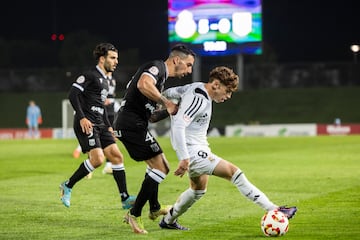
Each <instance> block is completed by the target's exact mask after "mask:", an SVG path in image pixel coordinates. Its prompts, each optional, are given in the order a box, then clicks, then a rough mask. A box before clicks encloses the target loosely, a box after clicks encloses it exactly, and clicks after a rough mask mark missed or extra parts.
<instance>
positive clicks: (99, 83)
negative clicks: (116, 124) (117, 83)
mask: <svg viewBox="0 0 360 240" xmlns="http://www.w3.org/2000/svg"><path fill="white" fill-rule="evenodd" d="M108 91H109V85H108V80H107V79H106V76H105V75H104V74H103V73H102V72H101V70H100V69H99V68H98V67H96V68H94V69H92V70H90V71H87V72H84V73H83V74H82V75H80V76H79V77H78V78H77V79H76V80H75V82H74V83H73V84H72V87H71V88H70V92H69V100H70V102H71V105H72V106H73V108H74V110H75V119H76V120H80V119H81V118H84V117H86V118H87V119H88V120H89V121H90V122H92V123H93V124H94V125H95V126H110V123H109V120H108V117H107V113H106V109H105V107H104V103H105V100H106V98H107V96H108Z"/></svg>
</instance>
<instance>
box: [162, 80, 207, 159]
mask: <svg viewBox="0 0 360 240" xmlns="http://www.w3.org/2000/svg"><path fill="white" fill-rule="evenodd" d="M183 87H185V86H183ZM183 90H185V89H181V87H178V89H177V91H178V93H179V92H181V91H183ZM171 91H175V89H172V90H171V89H168V93H170V92H171ZM169 96H170V95H169ZM172 96H174V95H172ZM205 101H206V100H205V99H204V98H203V97H202V96H199V95H197V94H195V93H194V92H193V91H187V92H185V93H184V92H183V94H182V95H181V103H180V105H179V110H178V112H177V114H176V115H174V116H171V142H172V145H173V148H174V150H175V151H176V154H177V157H178V159H179V160H184V159H188V158H189V157H190V156H189V152H188V149H187V145H186V143H187V141H186V127H188V126H189V125H190V123H191V122H192V121H193V120H194V119H195V118H196V116H197V115H198V114H200V113H201V112H202V111H203V109H204V108H205V107H206V106H205V105H206V104H205Z"/></svg>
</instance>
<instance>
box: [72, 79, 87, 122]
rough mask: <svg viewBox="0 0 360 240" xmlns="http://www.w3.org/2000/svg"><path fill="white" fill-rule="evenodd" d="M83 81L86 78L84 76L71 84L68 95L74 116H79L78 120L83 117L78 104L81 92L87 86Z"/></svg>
mask: <svg viewBox="0 0 360 240" xmlns="http://www.w3.org/2000/svg"><path fill="white" fill-rule="evenodd" d="M85 79H86V78H85V76H84V75H81V76H79V77H78V78H77V79H76V80H75V82H74V83H73V84H72V86H71V88H70V91H69V95H68V97H69V101H70V103H71V106H72V107H73V108H74V111H75V112H76V114H77V115H78V116H79V118H80V119H81V118H84V117H85V114H84V111H83V110H82V107H81V102H80V97H81V94H82V92H84V90H85V88H86V84H87V82H86V81H85Z"/></svg>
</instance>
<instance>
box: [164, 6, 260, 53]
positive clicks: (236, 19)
mask: <svg viewBox="0 0 360 240" xmlns="http://www.w3.org/2000/svg"><path fill="white" fill-rule="evenodd" d="M168 33H169V34H168V36H169V43H170V45H174V44H176V43H185V44H188V45H189V46H190V47H192V49H193V50H194V51H195V52H196V53H197V54H198V55H200V56H216V55H234V54H261V52H262V49H261V42H262V9H261V0H168Z"/></svg>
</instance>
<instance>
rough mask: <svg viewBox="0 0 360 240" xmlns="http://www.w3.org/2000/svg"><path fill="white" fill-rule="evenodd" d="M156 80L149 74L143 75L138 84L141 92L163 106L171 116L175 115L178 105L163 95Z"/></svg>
mask: <svg viewBox="0 0 360 240" xmlns="http://www.w3.org/2000/svg"><path fill="white" fill-rule="evenodd" d="M155 81H156V80H155V79H154V78H152V77H151V76H150V75H149V74H146V73H143V74H142V75H141V77H140V79H139V81H138V83H137V88H138V89H139V91H140V92H141V93H142V94H143V95H144V96H146V97H147V98H149V99H150V100H152V101H155V102H157V103H160V104H163V105H164V106H165V107H166V109H167V111H168V112H169V114H171V115H174V114H176V112H177V109H178V107H177V105H176V104H175V103H173V102H171V101H170V100H169V99H167V98H166V97H164V96H163V95H161V93H160V92H159V90H158V89H157V88H156V86H155Z"/></svg>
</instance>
